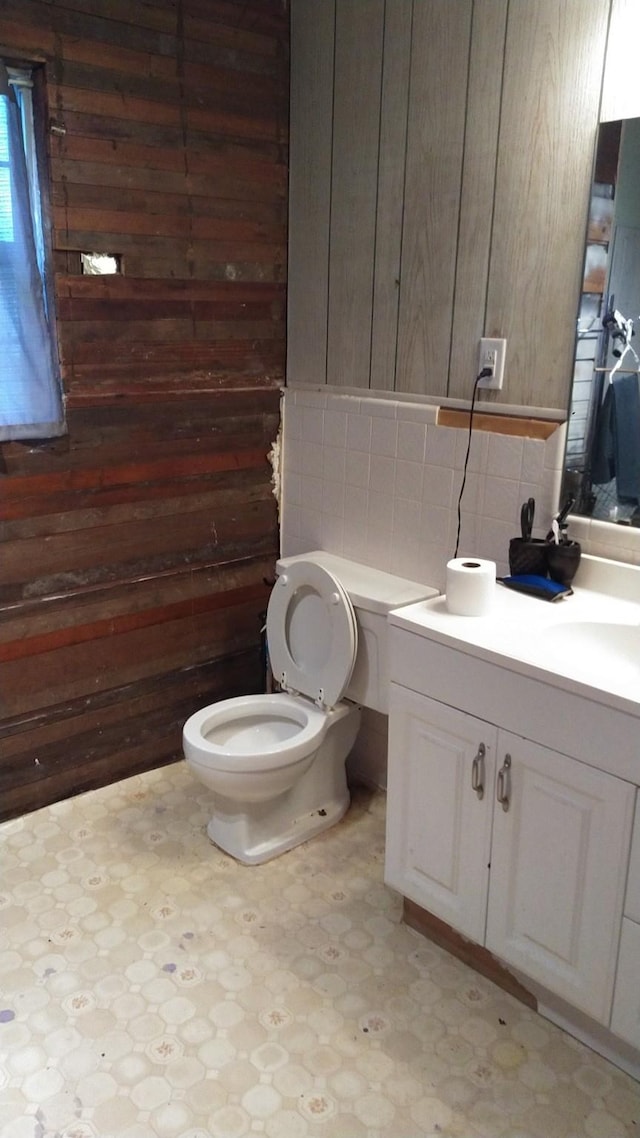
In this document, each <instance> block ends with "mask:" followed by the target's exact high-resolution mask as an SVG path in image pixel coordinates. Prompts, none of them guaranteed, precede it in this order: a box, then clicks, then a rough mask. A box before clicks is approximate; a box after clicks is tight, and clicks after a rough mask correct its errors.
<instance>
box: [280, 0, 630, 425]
mask: <svg viewBox="0 0 640 1138" xmlns="http://www.w3.org/2000/svg"><path fill="white" fill-rule="evenodd" d="M616 2H617V3H618V4H620V3H622V2H623V0H616ZM628 2H630V3H632V4H633V3H635V2H636V0H628ZM610 4H611V0H589V2H588V3H585V2H584V0H367V3H366V4H364V3H362V0H323V2H322V3H321V4H318V3H317V0H292V4H291V16H292V33H291V34H292V51H291V183H290V187H291V188H290V258H289V281H290V289H289V345H288V362H287V371H288V382H289V383H291V384H294V385H295V384H301V383H329V384H335V385H346V386H355V387H368V388H371V389H374V390H390V391H393V390H395V391H399V392H414V393H419V394H422V395H428V396H436V397H443V396H449V397H454V398H465V399H468V398H469V397H470V394H471V391H472V388H473V381H474V378H475V375H476V372H477V366H476V365H477V360H478V341H479V339H480V337H481V336H504V337H506V338H507V365H506V373H505V387H504V389H503V391H502V392H500V393H499V394H498V395H496V396H495V398H497V399H499V400H500V402H501V403H508V404H516V405H521V406H522V405H524V406H537V407H547V408H555V409H560V410H565V409H566V407H567V404H568V397H569V387H570V381H571V374H572V367H573V362H572V361H573V350H574V340H575V327H576V323H575V322H576V312H577V306H578V298H579V292H580V279H581V271H582V260H583V248H584V234H585V227H586V219H587V209H588V201H589V185H590V181H591V168H592V161H593V152H594V145H595V136H596V130H597V124H598V111H599V105H600V92H601V86H602V77H603V70H604V61H605V49H606V41H607V28H608V19H609V11H610ZM486 394H487V395H488V396H489V397H490V398H492V396H490V395H489V393H486Z"/></svg>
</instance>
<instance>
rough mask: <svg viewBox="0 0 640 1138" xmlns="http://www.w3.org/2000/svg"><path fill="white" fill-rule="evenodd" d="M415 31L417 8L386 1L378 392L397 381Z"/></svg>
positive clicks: (375, 338) (375, 341)
mask: <svg viewBox="0 0 640 1138" xmlns="http://www.w3.org/2000/svg"><path fill="white" fill-rule="evenodd" d="M412 26H413V4H412V3H409V0H386V5H385V28H384V44H383V52H384V58H383V69H382V96H381V106H380V159H379V167H378V185H377V203H376V238H375V263H374V278H373V312H372V327H371V370H370V383H369V386H370V387H371V388H373V389H374V390H378V391H393V390H394V388H395V379H396V346H397V340H398V301H399V296H400V260H401V247H402V212H403V207H404V177H405V151H406V145H407V100H408V97H409V70H410V61H411V31H412Z"/></svg>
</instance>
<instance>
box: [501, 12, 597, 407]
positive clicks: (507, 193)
mask: <svg viewBox="0 0 640 1138" xmlns="http://www.w3.org/2000/svg"><path fill="white" fill-rule="evenodd" d="M608 9H609V5H608V0H600V2H597V3H590V4H588V5H586V6H585V5H584V4H583V3H582V0H567V2H566V3H563V4H558V3H557V2H556V0H536V3H535V4H533V5H531V4H527V3H521V2H520V3H511V4H510V7H509V19H508V24H507V43H506V51H505V72H504V80H503V93H502V113H501V122H500V138H499V145H498V167H497V172H496V194H495V203H494V223H493V239H492V243H491V265H490V273H489V287H488V291H487V312H486V322H485V329H486V333H485V334H486V335H487V336H506V338H507V342H508V346H507V368H508V374H509V377H510V379H509V387H510V389H512V380H511V377H513V380H514V382H515V384H516V385H517V391H518V393H519V402H520V403H522V404H524V405H525V406H527V405H530V406H534V405H536V404H537V405H538V406H547V407H566V406H567V404H568V392H569V384H570V378H571V374H572V371H573V351H574V338H575V337H574V331H575V319H576V311H577V306H578V298H579V294H580V281H581V277H582V257H583V249H584V236H585V230H586V221H587V212H588V207H589V186H590V183H591V171H592V165H593V153H594V142H595V133H596V125H597V119H598V108H599V96H600V83H601V76H602V67H603V58H604V49H605V42H606V34H607V20H608ZM577 27H579V28H580V36H579V37H576V34H575V32H576V28H577ZM524 60H527V61H528V69H527V72H526V73H525V72H523V61H524Z"/></svg>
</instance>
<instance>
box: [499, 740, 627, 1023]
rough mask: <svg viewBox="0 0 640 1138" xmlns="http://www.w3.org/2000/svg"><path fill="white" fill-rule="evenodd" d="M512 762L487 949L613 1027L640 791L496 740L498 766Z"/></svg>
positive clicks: (525, 745) (523, 745) (536, 749)
mask: <svg viewBox="0 0 640 1138" xmlns="http://www.w3.org/2000/svg"><path fill="white" fill-rule="evenodd" d="M506 754H509V755H510V756H511V768H510V772H509V791H510V794H509V808H508V810H506V811H505V810H503V808H502V807H501V806H500V805H499V804H498V802H496V808H495V814H494V827H493V848H492V857H491V888H490V891H489V907H488V915H487V936H486V946H487V948H489V949H491V951H492V952H495V953H496V954H497V955H499V956H500V957H501V958H502V959H503V960H505V961H506V962H507V963H510V964H513V965H514V966H515V967H516V968H518V969H519V970H520V971H521V972H523V973H524V974H525V975H527V976H530V977H531V978H532V979H533V980H538V981H539V982H540V983H541V984H543V985H544V986H545V987H546V988H548V989H549V990H550V991H552V992H555V993H556V994H557V995H559V996H561V997H563V998H564V999H566V1000H567V1001H568V1002H569V1003H571V1004H573V1005H574V1006H575V1007H576V1008H579V1009H580V1010H582V1011H584V1012H587V1014H588V1015H590V1016H593V1018H594V1019H596V1020H597V1021H598V1022H599V1023H604V1024H608V1023H609V1014H610V1010H611V998H612V993H613V981H614V975H615V967H616V956H617V947H618V940H619V936H620V922H621V917H622V904H623V897H624V888H625V878H626V869H627V861H628V854H629V842H630V835H631V823H632V816H633V805H634V800H635V787H633V786H631V785H630V784H629V783H626V782H623V781H622V780H621V779H617V778H613V777H612V776H611V775H607V774H603V773H601V772H600V771H597V770H595V769H594V768H593V767H589V766H586V765H585V764H584V763H580V762H576V760H575V759H569V758H567V757H566V756H564V755H559V754H557V753H556V752H554V751H550V750H548V749H547V748H545V747H540V746H538V745H537V744H535V743H530V742H528V741H527V740H524V739H520V738H518V737H517V736H514V735H508V734H507V733H506V732H500V734H499V753H498V756H497V760H496V761H497V765H498V767H500V766H501V764H502V763H503V762H504V758H505V755H506Z"/></svg>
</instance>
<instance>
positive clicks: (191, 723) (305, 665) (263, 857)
mask: <svg viewBox="0 0 640 1138" xmlns="http://www.w3.org/2000/svg"><path fill="white" fill-rule="evenodd" d="M276 568H277V574H278V576H277V579H276V583H275V586H274V588H273V591H272V593H271V597H270V600H269V606H268V610H267V644H268V649H269V658H270V662H271V667H272V671H273V675H274V678H275V680H276V681H277V683H278V685H279V686H280V687H281V689H282V690H281V691H280V692H278V693H276V694H268V695H247V696H239V697H237V698H235V699H225V700H220V701H219V702H218V703H214V704H211V705H210V706H209V707H204V708H202V710H201V711H197V712H196V713H195V714H194V715H192V716H191V717H190V718H189V719H188V720H187V722H186V723H185V725H184V728H183V733H182V740H183V750H184V756H185V759H186V762H187V765H188V766H189V768H190V769H191V771H192V772H193V774H194V775H195V776H196V778H198V779H199V780H200V781H201V782H202V783H203V784H204V785H205V786H206V787H207V788H208V789H209V790H210V791H211V792H212V816H211V820H210V822H209V824H208V827H207V833H208V835H209V838H210V839H211V841H212V842H214V843H215V845H217V846H219V847H220V848H221V849H223V850H225V851H226V852H227V853H229V854H231V855H232V856H233V857H234V858H236V859H237V860H238V861H240V862H243V863H244V864H246V865H258V864H260V863H261V862H265V861H269V860H270V859H271V858H273V857H276V856H277V855H278V854H282V853H284V852H285V851H287V850H290V849H292V848H293V847H294V846H297V845H299V844H300V843H301V842H306V841H308V840H309V838H312V837H313V836H314V835H316V834H318V833H320V832H321V831H322V830H326V829H328V828H329V827H330V826H333V825H334V824H335V823H336V822H338V821H339V820H340V818H342V817H343V815H344V814H345V812H346V810H347V809H348V806H349V790H348V787H347V779H346V770H345V763H346V759H347V756H348V754H349V752H350V750H351V748H352V747H353V745H354V743H355V740H356V736H357V733H358V728H359V726H360V715H361V711H360V709H361V707H362V706H364V707H368V708H372V709H373V710H376V711H381V712H384V713H385V714H386V712H387V708H388V691H387V688H388V676H387V652H386V640H387V622H386V617H387V613H388V611H389V610H390V609H392V608H398V607H399V606H400V605H405V604H412V603H414V602H415V601H418V600H422V599H426V598H427V597H432V596H435V595H436V593H437V590H436V589H431V588H429V587H428V586H426V585H419V584H417V583H416V582H414V581H408V580H405V579H404V578H402V577H396V576H394V575H393V574H389V573H383V572H381V571H380V570H376V569H370V568H368V567H367V566H364V565H359V564H357V563H356V562H353V561H348V560H347V559H346V558H343V557H338V556H337V555H335V554H329V553H324V552H323V551H320V550H314V551H313V552H312V553H308V554H305V555H304V556H297V557H288V558H282V559H281V560H280V561H278V563H277V567H276Z"/></svg>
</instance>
